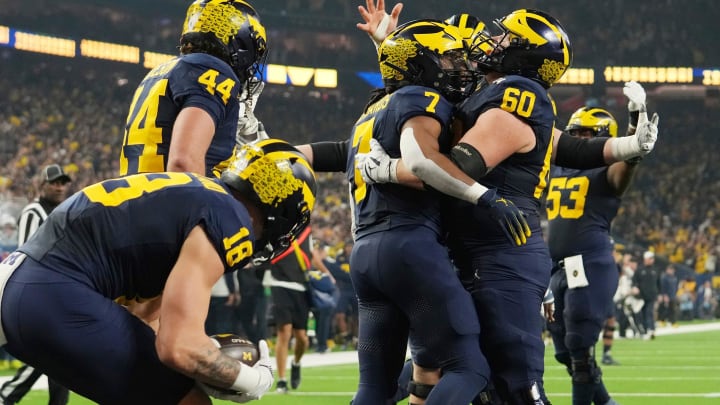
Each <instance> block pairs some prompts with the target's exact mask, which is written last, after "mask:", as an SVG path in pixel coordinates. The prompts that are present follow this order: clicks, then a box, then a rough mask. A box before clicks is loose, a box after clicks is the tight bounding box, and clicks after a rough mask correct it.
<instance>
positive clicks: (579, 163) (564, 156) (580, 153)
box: [555, 135, 610, 170]
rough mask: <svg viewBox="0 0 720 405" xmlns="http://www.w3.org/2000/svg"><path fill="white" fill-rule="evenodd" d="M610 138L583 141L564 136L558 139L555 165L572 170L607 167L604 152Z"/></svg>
mask: <svg viewBox="0 0 720 405" xmlns="http://www.w3.org/2000/svg"><path fill="white" fill-rule="evenodd" d="M608 139H610V138H604V137H603V138H590V139H581V138H576V137H574V136H570V135H563V136H561V137H560V139H558V145H557V151H556V153H555V164H556V165H558V166H562V167H567V168H570V169H580V170H584V169H594V168H597V167H603V166H607V163H605V156H604V153H603V150H604V149H605V142H607V141H608Z"/></svg>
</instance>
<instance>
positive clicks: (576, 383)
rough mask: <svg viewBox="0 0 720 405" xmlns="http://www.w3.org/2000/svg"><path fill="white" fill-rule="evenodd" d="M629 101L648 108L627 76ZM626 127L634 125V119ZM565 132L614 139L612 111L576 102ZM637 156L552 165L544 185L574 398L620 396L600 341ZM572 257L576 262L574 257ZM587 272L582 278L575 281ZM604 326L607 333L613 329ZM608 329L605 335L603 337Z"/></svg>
mask: <svg viewBox="0 0 720 405" xmlns="http://www.w3.org/2000/svg"><path fill="white" fill-rule="evenodd" d="M624 91H625V93H626V94H628V95H629V97H630V99H631V102H630V106H631V108H632V102H633V98H635V94H633V93H637V95H638V97H639V100H640V101H641V102H642V104H643V105H642V108H643V109H645V105H644V100H645V91H644V89H643V88H642V86H640V85H639V84H638V83H632V82H630V83H626V85H625V88H624ZM630 121H631V125H630V126H629V128H628V134H632V133H633V132H634V130H635V128H634V126H633V125H632V122H633V119H632V109H631V120H630ZM565 132H566V134H567V135H568V136H574V137H580V138H586V139H595V138H606V137H611V138H613V139H617V135H618V128H617V122H616V121H615V118H614V117H613V116H612V115H611V114H610V113H609V112H608V111H606V110H603V109H601V108H596V107H582V108H580V109H578V110H577V111H576V112H575V113H574V114H573V115H572V116H571V117H570V120H569V122H568V125H567V127H566V128H565ZM637 163H638V161H637V159H635V160H631V161H627V162H616V163H613V164H612V165H610V166H608V167H603V168H598V169H588V170H576V169H567V168H562V167H556V166H553V168H552V170H551V180H550V186H549V187H548V193H547V217H548V233H549V237H548V244H549V246H550V253H551V255H552V259H553V262H554V263H555V264H556V265H555V267H554V269H553V274H552V278H551V282H550V287H551V288H552V292H553V295H554V296H555V321H554V322H551V323H549V324H548V329H549V330H550V332H551V333H552V337H553V343H554V346H555V358H556V359H557V360H558V361H559V362H560V363H562V364H563V365H565V366H566V367H567V368H568V371H569V372H570V373H571V376H572V377H571V379H572V387H573V389H572V394H573V404H576V405H590V404H591V403H595V404H615V403H616V402H615V401H614V400H613V399H611V398H610V395H609V394H608V391H607V389H606V387H605V384H604V382H603V379H602V372H601V370H600V367H599V366H598V364H597V362H596V360H595V344H596V343H597V341H598V336H599V335H600V331H602V330H603V324H604V323H605V321H606V319H607V318H608V317H610V316H612V313H613V301H612V298H613V295H614V294H615V291H616V289H617V286H618V274H617V265H616V264H615V259H614V256H613V246H612V243H611V241H610V224H611V223H612V220H613V219H614V218H615V216H616V215H617V212H618V208H619V207H620V203H621V196H622V194H623V193H624V192H625V190H626V189H627V188H628V186H629V185H630V181H631V179H632V177H633V175H634V173H635V169H636V166H637ZM573 260H574V263H575V264H572V263H573ZM575 274H582V275H583V277H582V280H585V281H586V282H585V281H584V282H581V283H576V282H574V280H575V279H578V277H574V275H575ZM612 333H613V330H612V328H608V327H607V326H606V328H605V330H604V334H605V335H606V336H607V335H609V337H612ZM606 336H604V337H606Z"/></svg>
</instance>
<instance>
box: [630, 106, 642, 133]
mask: <svg viewBox="0 0 720 405" xmlns="http://www.w3.org/2000/svg"><path fill="white" fill-rule="evenodd" d="M629 115H630V120H629V123H628V126H629V127H631V128H633V129H634V128H636V127H637V123H638V120H639V119H640V110H638V111H630V114H629Z"/></svg>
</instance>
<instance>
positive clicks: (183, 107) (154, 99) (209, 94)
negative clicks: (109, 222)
mask: <svg viewBox="0 0 720 405" xmlns="http://www.w3.org/2000/svg"><path fill="white" fill-rule="evenodd" d="M266 55H267V44H266V37H265V28H264V27H263V25H262V24H261V23H260V19H259V17H258V15H257V13H256V12H255V10H254V9H253V8H252V6H250V4H248V3H246V2H244V1H241V0H196V1H195V2H194V3H192V4H191V5H190V7H189V8H188V10H187V17H186V19H185V23H184V25H183V31H182V36H181V38H180V56H178V57H176V58H174V59H171V60H170V61H168V62H166V63H163V64H161V65H160V66H158V67H156V68H154V69H153V70H151V71H150V72H149V73H148V74H147V76H146V77H145V78H144V79H143V81H142V82H141V83H140V85H139V87H138V88H137V90H136V91H135V95H134V97H133V101H132V104H131V107H130V111H129V113H128V118H127V123H126V126H125V137H124V139H123V145H122V150H121V155H120V175H123V176H124V175H127V174H134V173H149V172H162V171H174V172H193V173H200V174H204V175H207V176H213V175H214V176H219V175H220V172H221V171H222V169H223V168H224V167H225V166H226V165H227V161H228V160H229V159H230V158H231V157H232V154H233V150H234V148H235V137H236V130H237V121H238V115H239V114H240V113H241V109H243V108H244V104H243V107H241V103H247V99H249V96H247V94H250V91H243V87H246V88H248V89H249V87H250V83H251V82H253V79H254V77H255V75H256V73H257V72H258V70H259V69H260V66H259V65H260V64H261V63H262V62H263V61H264V59H265V57H266ZM239 95H244V96H243V97H245V99H241V98H243V97H238V96H239Z"/></svg>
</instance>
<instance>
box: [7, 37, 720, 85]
mask: <svg viewBox="0 0 720 405" xmlns="http://www.w3.org/2000/svg"><path fill="white" fill-rule="evenodd" d="M0 46H9V47H13V48H15V49H18V50H22V51H28V52H37V53H43V54H50V55H57V56H64V57H79V56H82V57H88V58H97V59H105V60H110V61H117V62H126V63H135V64H142V66H143V67H145V68H147V69H152V68H154V67H155V66H158V65H159V64H161V63H163V62H166V61H167V60H169V59H171V58H173V57H175V56H176V55H171V54H165V53H158V52H152V51H141V50H140V48H138V47H136V46H130V45H124V44H114V43H109V42H101V41H95V40H90V39H82V40H80V42H79V46H78V43H77V42H76V41H75V40H73V39H67V38H59V37H55V36H50V35H42V34H36V33H31V32H25V31H18V30H16V29H14V28H12V27H7V26H3V25H0ZM141 56H142V58H141ZM264 73H265V75H264V77H265V80H266V81H267V82H268V83H273V84H289V85H293V86H298V87H305V86H309V85H310V83H311V82H312V85H313V86H315V87H324V88H336V87H337V86H338V71H337V69H324V68H323V69H321V68H314V67H299V66H287V65H274V64H270V65H267V67H266V70H265V72H264ZM355 75H356V76H357V77H359V78H360V79H362V80H363V81H365V82H366V83H367V84H369V85H370V86H372V87H382V77H381V76H380V73H378V72H355ZM598 77H602V78H604V81H605V82H606V83H622V82H626V81H629V80H635V81H638V82H641V83H655V84H698V85H705V86H720V68H700V67H686V66H684V67H674V66H606V67H604V68H602V70H601V69H600V68H572V69H568V71H567V73H565V75H564V76H563V77H562V79H561V80H560V81H559V82H558V84H568V85H593V84H595V83H596V82H597V81H598V80H597V79H598Z"/></svg>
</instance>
